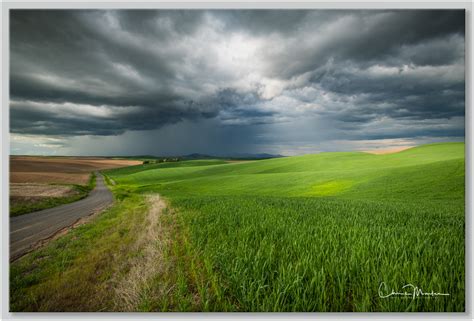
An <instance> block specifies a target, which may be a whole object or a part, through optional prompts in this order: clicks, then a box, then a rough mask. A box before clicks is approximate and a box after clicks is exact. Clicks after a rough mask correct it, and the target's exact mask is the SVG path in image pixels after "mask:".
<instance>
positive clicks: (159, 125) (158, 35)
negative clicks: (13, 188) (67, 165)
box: [10, 10, 465, 155]
mask: <svg viewBox="0 0 474 321" xmlns="http://www.w3.org/2000/svg"><path fill="white" fill-rule="evenodd" d="M464 17H465V14H464V10H437V11H427V10H398V11H385V10H384V11H381V10H370V11H363V10H348V11H341V10H339V11H331V10H304V11H300V10H270V11H267V10H227V11H207V10H206V11H204V10H117V11H114V10H94V11H92V10H66V11H64V10H13V11H11V14H10V132H11V152H12V154H57V155H138V154H142V155H143V154H155V155H178V154H188V153H194V152H199V153H208V154H220V155H225V154H233V153H263V152H266V153H274V154H284V155H295V154H305V153H314V152H320V151H336V150H364V149H372V148H391V147H395V146H409V145H415V144H422V143H428V142H440V141H463V140H464V113H465V103H464V94H465V80H464V28H465V25H464V21H465V18H464Z"/></svg>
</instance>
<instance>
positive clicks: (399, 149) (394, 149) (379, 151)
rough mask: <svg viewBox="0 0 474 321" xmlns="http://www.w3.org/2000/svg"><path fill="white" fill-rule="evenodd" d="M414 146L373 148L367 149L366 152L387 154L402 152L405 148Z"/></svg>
mask: <svg viewBox="0 0 474 321" xmlns="http://www.w3.org/2000/svg"><path fill="white" fill-rule="evenodd" d="M413 147H414V146H400V147H395V148H388V149H372V150H365V151H364V152H366V153H370V154H375V155H385V154H393V153H398V152H401V151H403V150H405V149H409V148H413Z"/></svg>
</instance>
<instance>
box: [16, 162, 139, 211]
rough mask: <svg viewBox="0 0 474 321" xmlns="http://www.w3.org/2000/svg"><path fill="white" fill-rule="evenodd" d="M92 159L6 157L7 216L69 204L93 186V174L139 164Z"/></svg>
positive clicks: (83, 195) (85, 193)
mask: <svg viewBox="0 0 474 321" xmlns="http://www.w3.org/2000/svg"><path fill="white" fill-rule="evenodd" d="M141 163H142V162H141V161H136V160H116V159H107V158H92V157H39V156H11V157H10V215H11V216H17V215H21V214H26V213H30V212H33V211H37V210H41V209H45V208H51V207H55V206H58V205H61V204H66V203H71V202H74V201H77V200H79V199H81V198H84V197H85V196H87V194H88V192H89V191H91V190H92V188H93V187H94V181H95V177H94V175H92V173H93V172H94V171H97V170H103V169H110V168H117V167H121V166H130V165H138V164H141Z"/></svg>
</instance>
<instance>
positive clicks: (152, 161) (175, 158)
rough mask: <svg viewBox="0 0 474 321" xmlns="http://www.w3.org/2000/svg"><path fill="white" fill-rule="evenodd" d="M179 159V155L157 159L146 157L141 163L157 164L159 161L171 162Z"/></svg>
mask: <svg viewBox="0 0 474 321" xmlns="http://www.w3.org/2000/svg"><path fill="white" fill-rule="evenodd" d="M180 160H181V159H180V158H179V157H164V158H157V159H147V160H144V161H143V164H159V163H171V162H179V161H180Z"/></svg>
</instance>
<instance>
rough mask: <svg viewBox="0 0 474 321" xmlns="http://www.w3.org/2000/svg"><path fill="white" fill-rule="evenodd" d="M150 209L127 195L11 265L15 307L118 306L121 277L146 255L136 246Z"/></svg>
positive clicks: (16, 309) (12, 306)
mask: <svg viewBox="0 0 474 321" xmlns="http://www.w3.org/2000/svg"><path fill="white" fill-rule="evenodd" d="M146 212H147V208H146V204H145V203H144V201H143V197H142V196H140V195H124V194H122V197H121V200H118V201H116V204H115V205H114V206H113V207H112V208H110V209H108V210H106V211H105V212H104V213H102V214H100V215H99V216H98V217H97V218H96V219H95V220H93V221H92V222H90V223H88V224H85V225H82V226H79V227H77V228H75V229H73V230H71V231H70V232H69V233H68V234H66V235H65V236H63V237H61V238H59V239H57V240H54V241H52V242H51V243H50V244H48V245H47V246H45V247H43V248H40V249H38V250H36V251H35V252H32V253H30V254H28V255H26V256H24V257H23V258H20V259H19V260H17V261H15V262H13V263H11V264H10V311H12V312H19V311H50V312H51V311H104V310H114V309H116V307H115V302H114V296H113V292H112V291H113V290H112V289H113V287H114V282H115V280H116V276H118V275H120V274H121V273H124V271H126V270H127V269H128V268H129V267H128V266H127V264H126V262H127V259H128V258H129V257H133V256H136V255H140V253H139V252H134V251H133V249H132V247H131V246H132V245H133V244H134V242H135V240H136V238H137V237H138V236H139V235H140V232H141V231H142V230H143V223H144V217H145V215H146Z"/></svg>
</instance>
